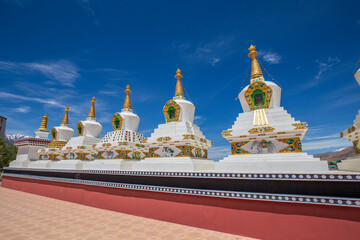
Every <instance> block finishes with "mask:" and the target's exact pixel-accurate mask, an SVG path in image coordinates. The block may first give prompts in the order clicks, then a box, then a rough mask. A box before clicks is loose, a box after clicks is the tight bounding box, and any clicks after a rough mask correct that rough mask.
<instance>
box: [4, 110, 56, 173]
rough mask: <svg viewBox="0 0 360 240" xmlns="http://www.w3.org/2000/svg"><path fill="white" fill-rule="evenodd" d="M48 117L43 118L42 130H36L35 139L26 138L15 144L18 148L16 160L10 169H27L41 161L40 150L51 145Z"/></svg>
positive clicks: (11, 163)
mask: <svg viewBox="0 0 360 240" xmlns="http://www.w3.org/2000/svg"><path fill="white" fill-rule="evenodd" d="M47 120H48V116H47V114H45V115H44V116H43V117H42V120H41V125H40V128H38V129H36V130H35V137H26V138H22V139H19V140H17V141H15V142H14V145H15V146H17V147H18V151H17V155H16V159H15V160H14V161H12V162H10V165H9V166H10V167H14V168H27V167H28V166H29V165H31V163H32V162H34V161H36V160H38V159H39V153H38V150H39V149H44V148H45V147H46V146H47V145H48V144H49V143H50V140H49V139H48V136H49V133H50V131H49V130H48V129H47Z"/></svg>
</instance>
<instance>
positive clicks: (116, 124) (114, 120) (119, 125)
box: [111, 113, 123, 131]
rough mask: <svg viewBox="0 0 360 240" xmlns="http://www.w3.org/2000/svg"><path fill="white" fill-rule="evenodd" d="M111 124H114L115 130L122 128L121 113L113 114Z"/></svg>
mask: <svg viewBox="0 0 360 240" xmlns="http://www.w3.org/2000/svg"><path fill="white" fill-rule="evenodd" d="M111 124H112V127H113V129H114V131H116V130H121V129H122V124H123V118H122V116H121V115H120V113H115V114H114V115H113V117H112V118H111Z"/></svg>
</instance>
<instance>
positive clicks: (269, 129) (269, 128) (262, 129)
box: [249, 127, 275, 134]
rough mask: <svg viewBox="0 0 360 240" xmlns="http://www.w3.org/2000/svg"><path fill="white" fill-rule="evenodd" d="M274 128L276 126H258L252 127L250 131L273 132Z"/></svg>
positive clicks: (252, 132)
mask: <svg viewBox="0 0 360 240" xmlns="http://www.w3.org/2000/svg"><path fill="white" fill-rule="evenodd" d="M274 130H275V128H273V127H257V128H252V129H250V130H249V133H251V134H254V133H264V132H273V131H274Z"/></svg>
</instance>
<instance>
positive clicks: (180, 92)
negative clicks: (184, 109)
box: [175, 68, 184, 97]
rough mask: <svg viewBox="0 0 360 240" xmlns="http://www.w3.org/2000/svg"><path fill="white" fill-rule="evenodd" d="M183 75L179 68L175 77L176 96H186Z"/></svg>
mask: <svg viewBox="0 0 360 240" xmlns="http://www.w3.org/2000/svg"><path fill="white" fill-rule="evenodd" d="M182 77H183V76H182V75H181V70H180V69H179V68H178V70H177V71H176V75H175V78H176V79H177V81H176V87H175V97H177V96H182V97H184V91H183V87H182V83H181V78H182Z"/></svg>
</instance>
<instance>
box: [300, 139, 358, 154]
mask: <svg viewBox="0 0 360 240" xmlns="http://www.w3.org/2000/svg"><path fill="white" fill-rule="evenodd" d="M351 145H352V144H351V143H350V142H349V141H348V140H346V139H343V138H340V136H339V137H337V138H331V139H325V140H318V141H310V142H307V141H306V142H303V143H302V146H303V150H304V151H310V150H320V149H327V148H339V147H349V146H351Z"/></svg>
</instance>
